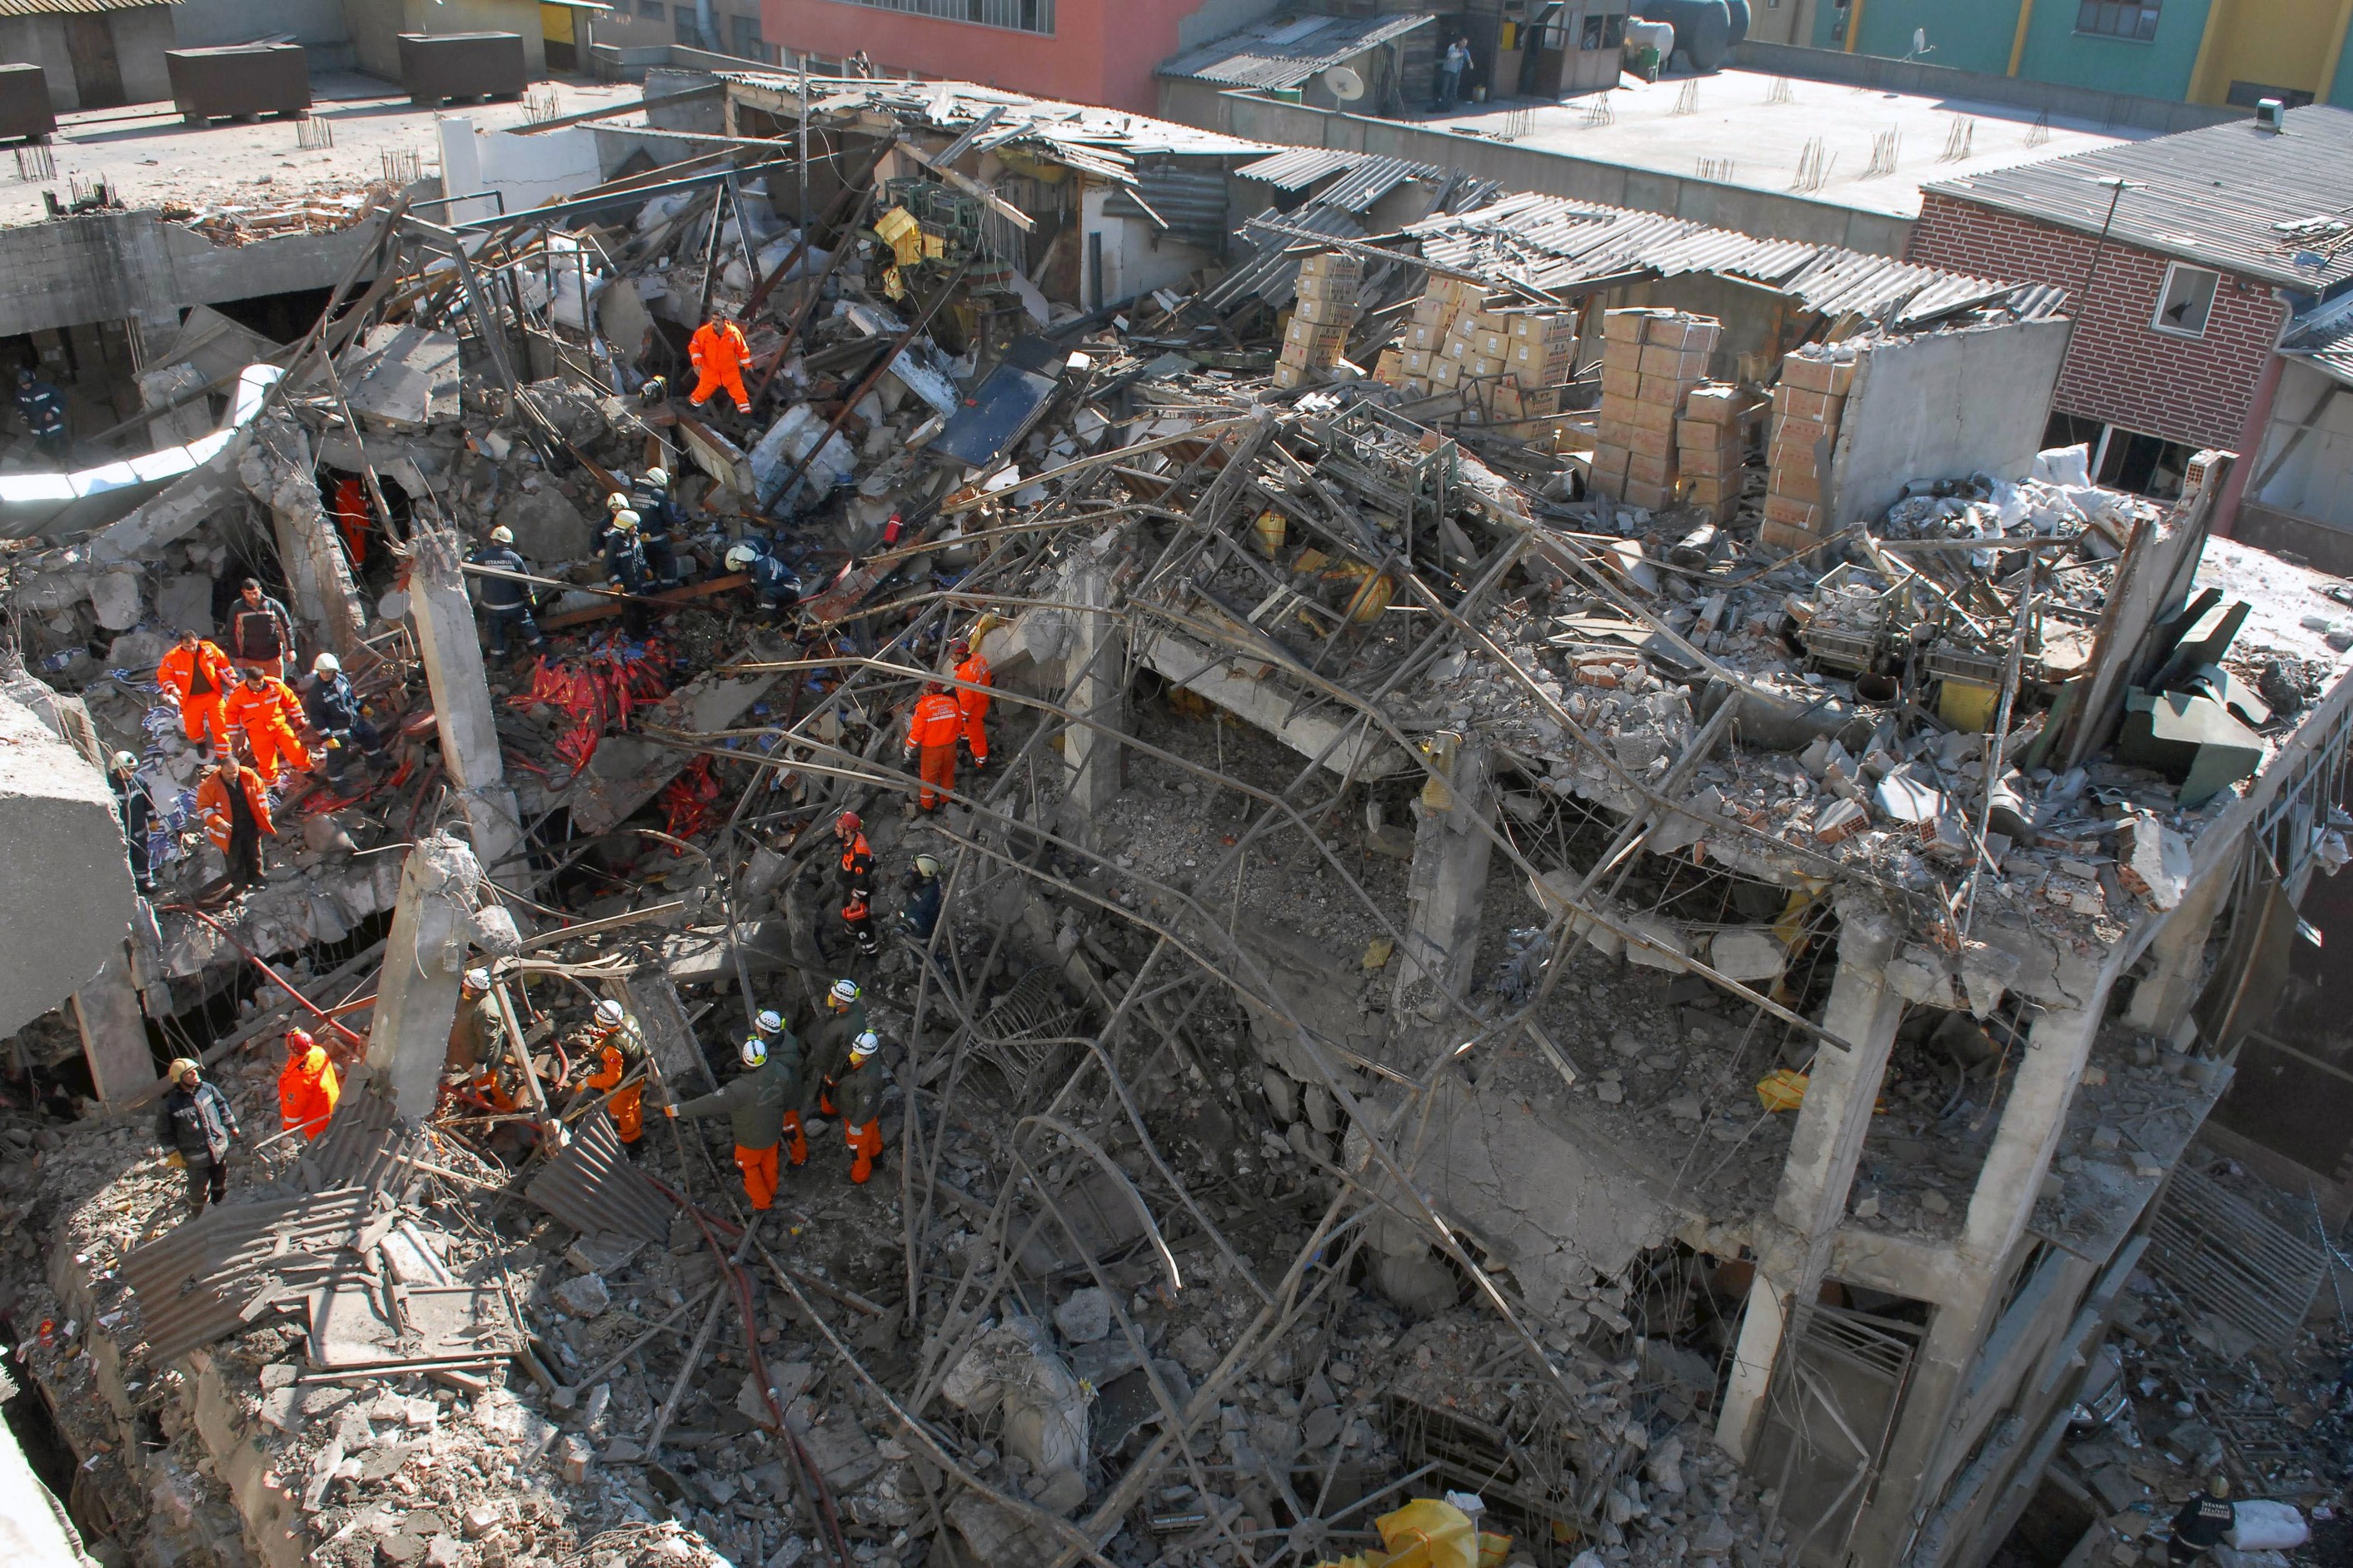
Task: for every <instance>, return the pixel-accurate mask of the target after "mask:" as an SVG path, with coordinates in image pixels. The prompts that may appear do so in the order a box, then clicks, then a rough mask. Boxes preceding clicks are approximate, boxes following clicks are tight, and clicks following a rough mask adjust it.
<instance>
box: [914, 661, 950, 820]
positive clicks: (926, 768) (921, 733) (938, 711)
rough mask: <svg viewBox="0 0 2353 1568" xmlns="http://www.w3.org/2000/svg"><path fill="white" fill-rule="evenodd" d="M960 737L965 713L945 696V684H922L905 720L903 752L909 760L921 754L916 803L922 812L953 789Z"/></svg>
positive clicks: (930, 807)
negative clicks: (905, 731)
mask: <svg viewBox="0 0 2353 1568" xmlns="http://www.w3.org/2000/svg"><path fill="white" fill-rule="evenodd" d="M963 736H964V713H963V711H962V710H960V709H958V708H957V707H956V700H955V698H953V697H951V696H949V695H948V689H947V684H946V682H944V681H939V680H930V681H925V682H924V683H923V696H922V697H921V698H919V699H918V700H916V702H915V713H914V717H913V718H912V719H910V720H909V721H907V746H906V751H905V755H906V757H907V759H908V760H909V761H913V760H914V759H915V757H916V754H917V753H918V752H920V753H922V764H921V772H922V773H923V790H922V791H921V793H920V794H919V795H917V796H916V802H915V804H916V805H917V806H918V807H919V808H921V809H922V810H924V811H930V810H931V809H933V808H934V806H936V805H939V803H940V801H941V800H942V799H943V798H944V796H945V795H947V794H948V793H949V792H950V791H952V790H954V789H955V755H956V742H957V741H959V740H961V739H962V738H963Z"/></svg>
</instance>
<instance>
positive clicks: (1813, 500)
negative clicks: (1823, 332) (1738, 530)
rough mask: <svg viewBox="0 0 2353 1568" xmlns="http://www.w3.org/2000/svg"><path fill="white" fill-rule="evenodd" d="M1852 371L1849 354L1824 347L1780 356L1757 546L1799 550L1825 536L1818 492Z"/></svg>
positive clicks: (1843, 410)
mask: <svg viewBox="0 0 2353 1568" xmlns="http://www.w3.org/2000/svg"><path fill="white" fill-rule="evenodd" d="M1841 354H1843V356H1844V357H1841ZM1854 367H1855V358H1854V351H1853V350H1852V349H1845V350H1841V349H1839V348H1837V347H1834V346H1832V345H1830V344H1826V343H1809V344H1807V345H1806V346H1805V347H1803V348H1798V349H1792V350H1790V351H1789V352H1788V353H1787V354H1785V355H1783V356H1782V359H1781V380H1780V383H1779V384H1778V385H1777V386H1775V387H1774V388H1773V438H1772V442H1771V444H1770V445H1769V446H1768V447H1767V448H1766V470H1767V488H1766V493H1765V522H1764V526H1763V527H1761V528H1760V529H1758V530H1757V538H1758V540H1760V541H1761V542H1764V543H1767V544H1770V545H1774V546H1777V547H1778V548H1780V549H1784V550H1803V549H1805V548H1806V547H1807V546H1809V545H1811V544H1813V543H1816V542H1819V541H1820V538H1821V537H1822V535H1823V534H1825V533H1827V532H1828V531H1829V528H1828V526H1827V523H1826V515H1827V514H1826V513H1825V512H1824V510H1823V506H1822V490H1823V486H1824V483H1825V481H1827V480H1828V479H1829V477H1830V475H1829V465H1830V461H1831V451H1832V449H1833V448H1834V447H1836V446H1837V444H1838V427H1839V421H1840V419H1841V417H1843V416H1844V415H1845V413H1846V395H1847V393H1848V392H1849V391H1850V390H1851V389H1852V387H1853V385H1854Z"/></svg>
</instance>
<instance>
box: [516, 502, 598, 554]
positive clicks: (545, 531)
mask: <svg viewBox="0 0 2353 1568" xmlns="http://www.w3.org/2000/svg"><path fill="white" fill-rule="evenodd" d="M498 521H499V523H500V524H501V526H503V527H506V528H511V529H512V530H514V539H515V550H516V552H518V553H520V554H521V555H522V557H523V559H524V560H526V561H532V562H541V563H546V562H559V561H576V560H578V559H579V558H580V557H581V556H584V555H586V554H587V553H588V552H589V551H590V549H591V548H593V547H594V545H595V543H596V535H595V533H594V532H593V531H591V530H590V528H589V526H588V520H587V519H586V517H584V516H582V515H581V511H580V509H579V508H578V507H575V506H574V505H573V504H572V503H571V502H570V501H568V500H565V499H564V497H563V495H562V494H561V493H559V492H558V491H557V490H556V489H555V488H554V486H553V485H546V484H543V485H541V486H540V487H539V488H538V489H535V490H523V491H521V492H519V493H517V494H516V495H514V496H512V497H510V498H509V499H508V500H507V502H506V504H505V505H503V506H501V507H500V508H499V512H498Z"/></svg>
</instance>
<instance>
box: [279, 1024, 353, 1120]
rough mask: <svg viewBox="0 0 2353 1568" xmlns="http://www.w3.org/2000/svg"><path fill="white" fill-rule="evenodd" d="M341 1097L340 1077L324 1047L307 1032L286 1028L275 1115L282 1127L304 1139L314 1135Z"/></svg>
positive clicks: (328, 1117)
mask: <svg viewBox="0 0 2353 1568" xmlns="http://www.w3.org/2000/svg"><path fill="white" fill-rule="evenodd" d="M341 1099H343V1080H342V1079H338V1078H337V1077H336V1076H335V1064H334V1063H332V1062H331V1061H329V1060H328V1059H327V1053H326V1051H325V1050H324V1049H322V1047H320V1045H319V1043H318V1042H317V1041H316V1040H314V1039H312V1038H311V1037H310V1035H309V1034H308V1033H307V1032H305V1031H303V1030H301V1029H289V1030H287V1031H286V1065H285V1067H283V1068H280V1070H279V1074H278V1115H279V1119H280V1121H282V1122H283V1123H284V1125H285V1128H286V1131H289V1132H295V1131H299V1132H301V1134H302V1137H303V1140H304V1141H305V1142H308V1141H309V1140H311V1139H313V1138H316V1137H317V1136H318V1135H319V1134H320V1133H322V1132H324V1131H326V1130H327V1122H328V1121H329V1120H330V1119H332V1117H333V1116H334V1114H335V1102H336V1101H337V1100H341Z"/></svg>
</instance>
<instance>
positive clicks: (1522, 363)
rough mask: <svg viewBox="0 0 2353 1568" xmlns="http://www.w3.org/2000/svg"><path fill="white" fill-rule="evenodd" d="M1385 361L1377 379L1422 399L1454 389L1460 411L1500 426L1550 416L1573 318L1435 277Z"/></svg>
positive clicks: (1573, 334) (1572, 348) (1564, 371)
mask: <svg viewBox="0 0 2353 1568" xmlns="http://www.w3.org/2000/svg"><path fill="white" fill-rule="evenodd" d="M1391 364H1392V362H1390V361H1389V360H1388V358H1387V357H1386V356H1384V358H1383V361H1382V372H1383V374H1382V376H1381V379H1382V380H1384V381H1388V382H1389V383H1390V384H1392V385H1398V386H1404V387H1406V388H1409V390H1411V391H1412V392H1414V393H1416V394H1418V395H1422V396H1427V397H1442V396H1444V395H1447V394H1448V393H1459V394H1461V397H1462V401H1463V409H1464V413H1465V414H1466V415H1470V416H1478V417H1482V418H1492V419H1493V420H1494V421H1495V422H1497V423H1499V424H1508V423H1525V422H1528V421H1531V420H1549V419H1552V418H1553V417H1555V416H1557V415H1558V414H1559V412H1560V398H1561V387H1562V385H1563V384H1565V383H1566V382H1567V380H1568V379H1569V377H1570V375H1571V374H1573V373H1574V372H1575V370H1576V365H1577V316H1576V313H1575V312H1574V311H1570V310H1547V309H1545V308H1542V307H1537V306H1530V305H1528V304H1526V303H1525V301H1521V300H1514V298H1512V297H1511V296H1508V295H1496V296H1492V297H1491V296H1490V295H1489V294H1488V293H1487V291H1486V289H1484V288H1483V287H1482V285H1480V284H1478V283H1474V282H1471V281H1468V280H1466V279H1460V278H1439V277H1433V278H1431V279H1430V287H1429V289H1427V290H1425V291H1424V293H1423V294H1422V297H1421V298H1420V299H1419V300H1416V301H1414V307H1413V314H1412V316H1411V317H1410V318H1409V320H1408V321H1407V322H1406V328H1405V347H1404V348H1403V349H1402V350H1399V351H1398V357H1397V359H1396V361H1395V362H1394V369H1393V370H1392V369H1391Z"/></svg>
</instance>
